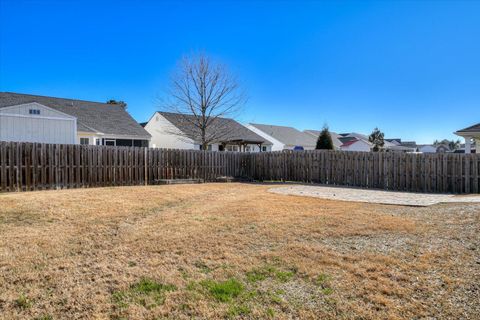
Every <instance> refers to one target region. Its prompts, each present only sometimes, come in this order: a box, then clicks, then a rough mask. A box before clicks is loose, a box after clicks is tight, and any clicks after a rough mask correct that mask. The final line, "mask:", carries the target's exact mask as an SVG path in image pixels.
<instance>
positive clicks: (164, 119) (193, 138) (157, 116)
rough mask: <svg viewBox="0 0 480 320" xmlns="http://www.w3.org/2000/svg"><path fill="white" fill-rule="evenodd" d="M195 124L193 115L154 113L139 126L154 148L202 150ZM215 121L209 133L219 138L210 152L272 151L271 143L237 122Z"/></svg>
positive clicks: (231, 120)
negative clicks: (213, 133)
mask: <svg viewBox="0 0 480 320" xmlns="http://www.w3.org/2000/svg"><path fill="white" fill-rule="evenodd" d="M194 120H195V117H194V116H193V115H184V114H178V113H171V112H161V111H157V112H155V113H154V114H153V115H152V117H151V118H150V120H148V121H147V122H145V123H143V124H142V125H143V126H144V128H145V130H146V131H147V132H148V133H149V134H150V135H151V136H152V139H151V146H152V147H153V148H172V149H191V150H201V138H200V137H201V135H200V130H199V129H198V128H197V127H195V126H194V124H193V121H194ZM214 121H215V122H213V124H212V127H211V131H212V132H217V133H218V134H217V137H215V139H214V142H213V143H211V144H210V145H209V147H208V148H209V150H212V151H246V152H259V151H262V152H263V151H271V148H272V143H271V142H270V141H268V140H267V139H265V138H263V137H261V136H260V135H258V134H256V133H255V132H253V131H251V130H249V129H248V128H247V127H245V126H243V125H241V124H240V123H238V122H237V121H235V120H233V119H228V118H216V119H215V120H214ZM212 139H213V138H212Z"/></svg>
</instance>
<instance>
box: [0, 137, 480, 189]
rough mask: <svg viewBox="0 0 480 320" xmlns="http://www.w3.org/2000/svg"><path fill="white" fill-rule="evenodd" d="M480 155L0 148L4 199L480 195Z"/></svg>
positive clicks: (45, 146)
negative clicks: (136, 192)
mask: <svg viewBox="0 0 480 320" xmlns="http://www.w3.org/2000/svg"><path fill="white" fill-rule="evenodd" d="M479 167H480V155H475V154H471V155H465V154H406V153H368V152H340V151H283V152H261V153H238V152H209V151H196V150H170V149H149V148H137V147H108V146H85V145H55V144H37V143H15V142H0V191H29V190H45V189H61V188H84V187H99V186H121V185H145V184H155V183H157V182H158V181H159V180H162V179H202V180H205V181H216V180H217V179H218V178H219V177H225V176H227V177H236V178H248V179H252V180H260V181H269V180H275V181H297V182H306V183H321V184H328V185H342V186H356V187H363V188H372V189H385V190H399V191H415V192H436V193H479V189H480V185H479V184H480V181H479Z"/></svg>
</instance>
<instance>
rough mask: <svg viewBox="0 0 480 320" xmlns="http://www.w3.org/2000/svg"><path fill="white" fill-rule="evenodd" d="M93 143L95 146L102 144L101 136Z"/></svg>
mask: <svg viewBox="0 0 480 320" xmlns="http://www.w3.org/2000/svg"><path fill="white" fill-rule="evenodd" d="M95 144H96V145H97V146H100V145H101V144H102V139H101V138H97V139H96V141H95Z"/></svg>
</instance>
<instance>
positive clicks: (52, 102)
mask: <svg viewBox="0 0 480 320" xmlns="http://www.w3.org/2000/svg"><path fill="white" fill-rule="evenodd" d="M31 102H37V103H39V104H42V105H44V106H47V107H49V108H52V109H55V110H57V111H60V112H63V113H65V114H68V115H71V116H74V117H76V118H77V130H78V131H83V132H95V133H96V132H101V133H104V134H112V135H126V136H135V137H139V138H144V139H148V138H150V134H149V133H148V132H147V131H146V130H145V129H143V128H142V126H140V125H139V124H138V123H137V122H136V121H135V120H134V119H133V118H132V116H130V114H129V113H128V112H127V111H126V110H125V108H123V107H122V106H120V105H118V104H107V103H100V102H92V101H83V100H75V99H63V98H53V97H46V96H36V95H30V94H20V93H11V92H0V108H4V107H10V106H15V105H19V104H25V103H31Z"/></svg>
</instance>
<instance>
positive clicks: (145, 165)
mask: <svg viewBox="0 0 480 320" xmlns="http://www.w3.org/2000/svg"><path fill="white" fill-rule="evenodd" d="M143 149H144V158H143V159H144V160H143V167H144V171H145V172H144V173H145V185H146V186H148V167H147V158H148V148H143Z"/></svg>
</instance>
